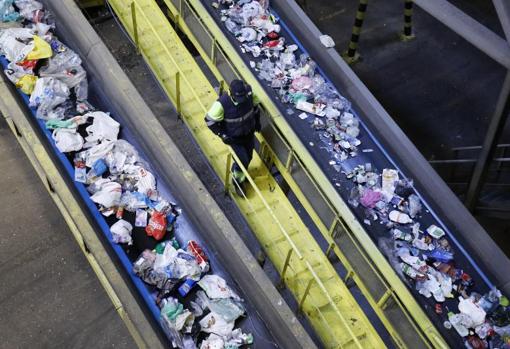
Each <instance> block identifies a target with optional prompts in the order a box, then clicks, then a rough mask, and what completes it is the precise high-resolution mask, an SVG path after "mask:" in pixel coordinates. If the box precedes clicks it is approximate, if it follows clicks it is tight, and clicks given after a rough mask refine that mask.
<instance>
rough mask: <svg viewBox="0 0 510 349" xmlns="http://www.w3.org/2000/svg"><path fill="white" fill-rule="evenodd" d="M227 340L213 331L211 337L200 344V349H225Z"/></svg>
mask: <svg viewBox="0 0 510 349" xmlns="http://www.w3.org/2000/svg"><path fill="white" fill-rule="evenodd" d="M224 348H225V341H224V340H223V338H222V337H220V336H218V335H217V334H214V333H211V335H210V336H209V337H207V338H206V339H205V340H204V341H202V344H201V345H200V349H224Z"/></svg>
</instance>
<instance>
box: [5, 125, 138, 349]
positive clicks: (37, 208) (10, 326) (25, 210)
mask: <svg viewBox="0 0 510 349" xmlns="http://www.w3.org/2000/svg"><path fill="white" fill-rule="evenodd" d="M0 173H1V176H2V177H1V180H0V193H1V194H0V195H1V202H0V217H1V219H0V221H1V222H2V225H1V228H0V234H1V238H0V275H1V277H0V338H1V343H0V348H5V349H11V348H134V347H135V343H134V342H133V340H132V338H131V336H130V334H129V332H128V331H127V328H126V327H125V326H124V323H123V322H122V320H121V319H120V317H118V315H117V313H116V311H115V309H114V308H113V305H112V303H111V302H110V299H109V298H108V296H107V294H106V293H105V291H104V289H103V288H102V286H101V284H100V283H99V281H98V280H97V278H96V275H95V274H94V272H93V270H92V269H91V268H90V265H89V264H88V262H87V260H86V258H85V257H84V256H83V254H82V252H81V250H80V249H79V247H78V245H77V243H76V241H75V239H74V237H73V235H72V234H71V232H70V231H69V228H68V227H67V225H66V223H65V221H64V219H63V218H62V216H61V215H60V212H59V211H58V209H57V207H56V206H55V204H54V203H53V201H52V200H51V198H50V196H49V195H48V193H47V192H46V190H45V188H44V187H43V185H42V183H41V181H40V179H39V177H38V176H37V174H36V173H35V171H34V170H33V168H32V165H31V164H30V162H29V161H28V159H27V158H26V157H25V155H24V153H23V150H22V149H21V147H20V146H19V144H18V142H17V141H16V138H15V137H14V136H13V134H12V133H11V130H10V129H9V128H8V127H7V125H6V123H5V121H4V119H3V118H0Z"/></svg>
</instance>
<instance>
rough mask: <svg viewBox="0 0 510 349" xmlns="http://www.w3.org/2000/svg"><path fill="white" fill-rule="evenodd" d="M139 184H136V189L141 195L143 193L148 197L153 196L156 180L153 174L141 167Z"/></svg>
mask: <svg viewBox="0 0 510 349" xmlns="http://www.w3.org/2000/svg"><path fill="white" fill-rule="evenodd" d="M137 175H138V182H136V188H137V191H138V192H139V193H142V194H144V195H147V196H149V197H150V196H151V194H152V193H153V192H154V191H155V190H156V178H155V177H154V175H153V174H152V173H150V172H149V171H147V170H146V169H144V168H143V167H140V168H139V170H138V174H137Z"/></svg>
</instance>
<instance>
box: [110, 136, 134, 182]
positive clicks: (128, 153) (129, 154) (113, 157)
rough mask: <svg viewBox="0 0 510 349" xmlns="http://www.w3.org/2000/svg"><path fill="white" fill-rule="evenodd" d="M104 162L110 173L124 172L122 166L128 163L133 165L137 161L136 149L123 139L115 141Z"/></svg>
mask: <svg viewBox="0 0 510 349" xmlns="http://www.w3.org/2000/svg"><path fill="white" fill-rule="evenodd" d="M105 161H106V164H107V165H108V168H109V169H110V173H111V174H118V173H121V172H124V168H125V167H126V166H128V165H134V164H135V163H136V162H138V161H139V156H138V152H137V151H136V149H135V148H134V147H133V146H132V145H131V144H130V143H129V142H127V141H125V140H124V139H119V140H117V141H116V142H115V144H114V146H113V150H112V151H111V152H110V153H108V154H107V156H106V158H105Z"/></svg>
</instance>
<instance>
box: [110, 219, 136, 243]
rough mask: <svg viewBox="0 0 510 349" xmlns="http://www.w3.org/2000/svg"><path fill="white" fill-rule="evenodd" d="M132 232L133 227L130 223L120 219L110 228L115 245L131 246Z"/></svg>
mask: <svg viewBox="0 0 510 349" xmlns="http://www.w3.org/2000/svg"><path fill="white" fill-rule="evenodd" d="M132 231H133V226H132V225H131V223H129V222H127V221H125V220H123V219H121V220H119V221H117V222H115V223H114V224H113V225H112V226H111V227H110V232H111V233H112V240H113V242H115V243H116V244H128V245H132V244H133V238H132V237H131V232H132Z"/></svg>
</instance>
